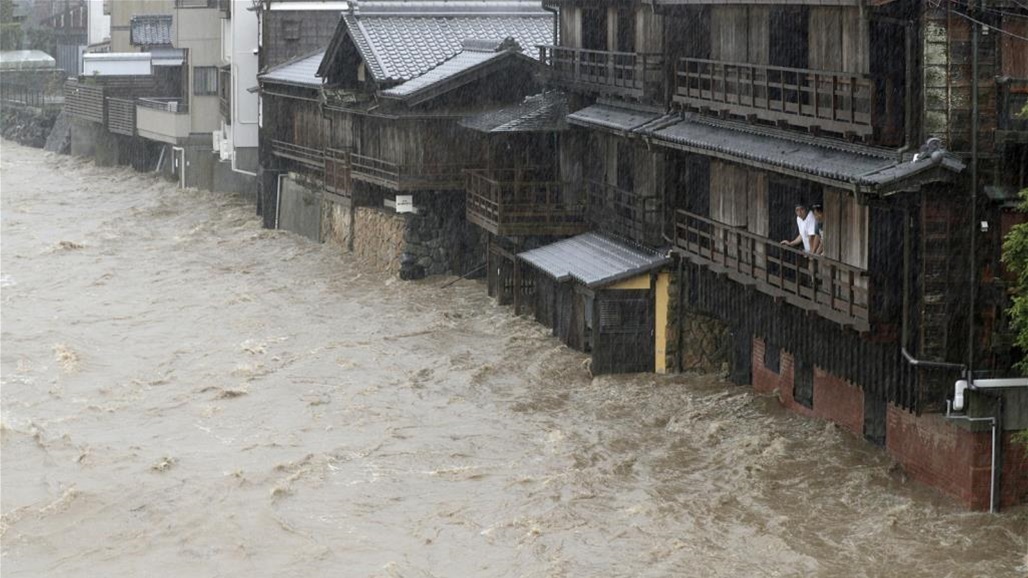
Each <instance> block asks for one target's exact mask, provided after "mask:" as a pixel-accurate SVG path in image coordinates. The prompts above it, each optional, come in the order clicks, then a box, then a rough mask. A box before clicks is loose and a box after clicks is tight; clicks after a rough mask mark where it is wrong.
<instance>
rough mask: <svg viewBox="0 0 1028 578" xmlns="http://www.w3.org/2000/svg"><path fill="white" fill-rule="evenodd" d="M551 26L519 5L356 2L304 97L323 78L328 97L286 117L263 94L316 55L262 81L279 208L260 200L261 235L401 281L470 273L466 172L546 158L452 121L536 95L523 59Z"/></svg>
mask: <svg viewBox="0 0 1028 578" xmlns="http://www.w3.org/2000/svg"><path fill="white" fill-rule="evenodd" d="M553 26H554V22H553V17H552V15H551V14H549V13H547V12H545V11H543V10H542V9H541V8H540V7H539V6H538V5H536V4H534V3H532V2H527V1H520V0H516V1H508V0H502V1H491V0H490V1H481V2H462V3H452V4H451V3H443V4H441V3H438V2H431V1H421V2H406V3H402V4H398V3H391V2H374V1H368V2H352V3H350V7H349V8H348V9H347V10H345V11H343V12H342V16H341V19H340V20H339V23H338V27H337V29H336V31H335V34H334V36H333V38H332V40H331V42H330V43H329V45H328V47H327V50H326V51H325V53H324V56H323V58H322V59H321V63H320V67H319V68H318V70H317V75H318V77H319V78H318V79H317V80H316V81H314V82H312V83H310V84H308V85H307V87H306V89H308V90H311V91H312V92H309V93H307V94H306V97H308V98H310V97H311V96H312V95H313V94H314V89H315V88H316V86H317V84H316V82H318V81H320V80H321V79H323V80H324V86H321V87H320V91H318V92H319V93H320V95H322V96H320V97H319V98H317V99H314V100H309V101H307V102H308V104H290V105H285V106H288V107H289V110H288V111H285V110H284V109H272V108H271V107H272V104H271V102H270V101H269V97H270V95H269V93H268V90H269V89H268V87H270V86H271V84H269V82H275V83H277V84H278V85H281V84H283V83H282V81H281V80H273V79H272V78H271V77H272V76H275V75H283V74H289V71H290V70H297V68H296V67H299V66H301V64H300V63H301V62H305V63H306V62H309V63H313V62H314V61H315V60H317V55H311V56H309V57H308V58H309V59H310V60H297V61H296V62H293V63H289V64H287V65H284V66H282V67H281V68H279V69H272V70H269V71H268V73H267V74H265V75H262V100H263V101H264V103H265V104H264V115H263V116H264V126H265V132H266V133H267V136H266V137H263V138H262V150H263V147H264V146H265V144H267V147H268V149H269V150H270V151H271V155H270V157H269V156H264V155H263V153H262V159H267V160H268V161H269V163H271V162H274V161H273V159H272V158H271V157H275V156H276V155H277V156H278V157H279V158H281V159H283V160H282V161H281V162H277V163H276V164H269V165H268V166H267V169H266V171H267V172H268V173H272V172H274V173H275V174H276V177H275V178H276V179H278V180H280V181H281V183H280V186H278V187H277V188H275V189H274V190H275V191H276V193H275V195H274V196H273V198H274V199H275V200H274V205H273V204H272V202H271V198H270V197H268V196H266V197H265V200H264V207H266V211H265V213H264V214H265V223H266V224H270V223H273V222H275V221H276V219H277V222H278V226H280V227H283V226H284V227H286V228H289V227H294V226H295V227H296V228H294V229H293V230H297V232H301V233H303V234H306V235H308V236H310V237H311V238H314V239H322V240H335V241H338V242H339V243H340V244H342V245H343V246H344V247H348V248H350V249H352V250H353V251H354V252H356V253H357V254H358V255H359V256H361V257H363V258H365V259H367V260H371V261H374V262H377V263H379V264H381V265H383V266H385V267H388V268H390V269H393V270H395V271H398V272H399V273H400V274H401V276H403V277H417V276H420V275H424V274H438V273H444V272H449V271H458V272H464V271H467V270H468V269H470V268H474V267H475V266H477V265H478V264H479V261H480V260H481V259H482V258H484V250H479V249H477V247H478V245H479V243H480V241H479V240H478V236H477V235H476V234H475V232H474V231H473V230H472V229H470V228H469V227H468V226H467V223H466V220H465V209H464V206H465V203H464V185H465V172H464V171H465V170H466V169H482V170H508V169H509V170H514V169H522V168H525V167H527V166H528V165H530V164H532V165H534V164H536V163H537V162H539V161H532V158H533V155H536V157H539V156H541V157H542V158H543V159H545V160H546V161H549V155H547V154H546V153H545V150H532V151H529V150H523V149H518V150H517V151H516V153H515V152H514V150H513V149H511V148H510V147H509V146H505V145H502V144H501V143H499V139H495V138H489V137H488V135H485V134H481V133H479V132H475V131H470V130H468V129H466V128H463V127H462V126H461V125H460V122H461V121H462V120H463V119H464V118H465V117H468V116H472V115H477V114H481V113H488V112H490V111H494V110H497V109H500V108H502V107H505V106H509V105H513V104H517V103H519V102H521V101H522V100H523V99H525V98H526V97H528V96H531V95H532V94H534V92H538V90H539V88H540V86H539V83H538V82H537V80H536V77H537V75H538V73H539V70H538V63H537V61H536V60H535V58H536V57H537V53H536V52H535V51H534V50H530V51H527V52H526V50H525V49H524V47H525V46H534V45H535V44H538V43H540V42H546V41H549V40H550V39H552V38H553ZM412 46H413V47H417V48H416V49H414V50H412V49H411V47H412ZM277 90H278V89H277ZM294 90H300V88H299V87H295V88H294ZM277 94H282V93H281V91H280V90H278V91H277ZM293 100H297V99H296V98H294V99H293ZM273 110H274V111H275V112H272V111H273ZM316 111H320V112H321V115H320V116H319V115H318V114H317V113H316ZM280 112H284V113H285V114H279V113H280ZM272 119H274V120H272ZM269 122H275V123H276V125H275V126H274V128H272V127H271V126H269ZM544 143H545V141H544ZM276 147H277V149H278V151H279V152H278V153H276V152H275V151H276ZM294 147H303V150H300V151H298V150H295V149H294ZM287 149H288V150H287ZM287 153H288V154H290V155H292V157H300V156H302V157H304V160H305V161H306V168H301V167H299V166H297V165H298V164H303V162H304V161H302V160H298V159H297V158H289V157H288V156H287ZM301 153H302V154H301ZM315 158H316V160H315ZM290 163H291V164H290ZM262 183H263V184H264V185H265V186H266V187H267V188H266V189H265V190H266V191H268V190H271V189H272V185H271V180H270V178H265V179H262ZM319 199H320V200H321V201H323V203H322V202H321V201H319ZM273 206H274V207H275V209H274V211H275V215H276V216H275V218H269V216H268V215H269V212H268V211H271V210H273V209H272V207H273ZM301 215H302V216H301Z"/></svg>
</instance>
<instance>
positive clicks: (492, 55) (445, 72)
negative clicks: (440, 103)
mask: <svg viewBox="0 0 1028 578" xmlns="http://www.w3.org/2000/svg"><path fill="white" fill-rule="evenodd" d="M511 59H520V60H524V61H526V62H534V61H533V60H532V59H531V58H528V57H527V56H525V55H524V54H523V53H522V52H521V47H520V46H518V44H517V42H515V41H514V39H513V38H507V39H506V40H503V41H488V40H465V41H464V43H463V50H461V52H459V53H457V54H456V55H454V56H453V57H452V58H450V59H448V60H446V61H445V62H443V63H442V64H440V65H439V66H436V67H435V68H432V69H431V70H429V71H428V72H426V73H424V74H422V75H421V76H417V77H415V78H412V79H410V80H408V81H407V82H404V83H402V84H398V85H396V86H394V87H392V88H390V89H387V90H384V91H382V96H384V97H386V98H395V99H399V100H403V101H405V102H407V103H408V104H410V105H414V104H418V103H420V102H424V101H426V100H429V99H431V98H434V97H435V96H438V95H439V94H440V93H443V92H448V91H450V90H453V89H454V88H457V87H459V86H463V85H464V84H467V83H469V82H472V81H474V80H475V79H476V78H480V75H482V74H488V73H489V72H491V71H494V70H497V69H499V68H500V67H502V66H503V65H504V63H505V62H509V61H510V60H511Z"/></svg>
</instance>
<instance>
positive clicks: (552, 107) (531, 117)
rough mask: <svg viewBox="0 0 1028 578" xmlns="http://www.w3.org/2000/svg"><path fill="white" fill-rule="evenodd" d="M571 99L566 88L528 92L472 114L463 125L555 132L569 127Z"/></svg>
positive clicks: (505, 130) (487, 130) (484, 129)
mask: <svg viewBox="0 0 1028 578" xmlns="http://www.w3.org/2000/svg"><path fill="white" fill-rule="evenodd" d="M567 108H568V101H567V97H566V96H565V95H564V93H563V92H560V91H555V90H554V91H549V92H543V93H541V94H536V95H534V96H529V97H528V98H526V99H525V100H524V101H522V102H519V103H517V104H514V105H510V106H505V107H503V108H500V109H497V110H492V111H489V112H485V113H482V114H477V115H474V116H469V117H467V118H465V119H464V120H462V121H460V125H461V126H463V127H465V128H470V129H471V130H475V131H478V132H484V133H491V134H495V133H510V132H556V131H562V130H566V129H567V122H566V121H565V118H564V117H565V116H567Z"/></svg>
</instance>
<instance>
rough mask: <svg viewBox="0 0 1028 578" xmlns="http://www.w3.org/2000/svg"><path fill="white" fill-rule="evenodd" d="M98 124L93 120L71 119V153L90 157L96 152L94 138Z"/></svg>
mask: <svg viewBox="0 0 1028 578" xmlns="http://www.w3.org/2000/svg"><path fill="white" fill-rule="evenodd" d="M100 129H101V127H100V125H99V124H97V123H95V122H84V121H80V120H74V119H73V120H72V121H71V154H73V155H75V156H77V157H91V156H93V154H95V153H96V138H97V134H99V132H100Z"/></svg>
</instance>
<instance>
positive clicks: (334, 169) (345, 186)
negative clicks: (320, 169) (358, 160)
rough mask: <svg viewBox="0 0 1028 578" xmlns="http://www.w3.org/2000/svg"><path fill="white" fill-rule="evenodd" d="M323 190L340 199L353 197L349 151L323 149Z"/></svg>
mask: <svg viewBox="0 0 1028 578" xmlns="http://www.w3.org/2000/svg"><path fill="white" fill-rule="evenodd" d="M325 190H326V191H328V192H330V193H335V194H337V195H339V196H341V197H346V198H352V197H353V180H352V178H351V176H350V151H348V150H344V149H335V148H328V149H325Z"/></svg>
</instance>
